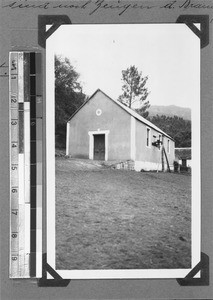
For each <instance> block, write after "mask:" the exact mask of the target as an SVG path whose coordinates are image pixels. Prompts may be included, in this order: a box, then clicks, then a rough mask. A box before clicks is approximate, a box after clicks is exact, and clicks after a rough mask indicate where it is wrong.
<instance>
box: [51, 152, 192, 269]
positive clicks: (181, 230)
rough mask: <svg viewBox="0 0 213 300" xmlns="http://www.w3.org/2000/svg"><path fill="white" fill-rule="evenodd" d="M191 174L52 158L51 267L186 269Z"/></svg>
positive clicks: (188, 249) (189, 257) (188, 248)
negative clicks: (53, 227)
mask: <svg viewBox="0 0 213 300" xmlns="http://www.w3.org/2000/svg"><path fill="white" fill-rule="evenodd" d="M190 261H191V177H190V176H186V175H181V174H174V173H172V174H170V173H149V172H145V173H137V172H134V171H124V170H112V169H109V168H107V167H104V166H101V164H99V163H98V162H94V163H93V162H90V161H88V160H73V159H64V158H56V267H57V269H68V270H69V269H81V270H84V269H150V268H158V269H159V268H162V269H163V268H190Z"/></svg>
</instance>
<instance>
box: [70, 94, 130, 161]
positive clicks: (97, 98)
mask: <svg viewBox="0 0 213 300" xmlns="http://www.w3.org/2000/svg"><path fill="white" fill-rule="evenodd" d="M98 109H99V112H100V110H101V114H100V115H99V116H98V115H97V114H96V111H97V110H98ZM130 118H131V117H130V115H129V114H128V113H127V112H125V111H124V110H123V109H121V108H120V107H119V106H118V105H117V104H116V103H113V101H112V100H110V99H108V98H107V97H106V96H105V95H104V94H102V93H101V92H98V93H97V94H95V95H94V97H93V98H92V99H90V100H89V101H88V103H86V104H85V105H84V106H83V107H82V108H81V109H80V110H79V111H78V112H77V113H76V115H74V116H73V118H72V119H71V120H70V122H69V147H68V154H69V155H71V156H72V157H77V158H89V147H90V144H89V143H90V137H89V132H97V133H98V131H100V133H101V132H102V131H109V134H108V160H128V159H130V155H131V149H130V146H131V145H130V137H131V128H130Z"/></svg>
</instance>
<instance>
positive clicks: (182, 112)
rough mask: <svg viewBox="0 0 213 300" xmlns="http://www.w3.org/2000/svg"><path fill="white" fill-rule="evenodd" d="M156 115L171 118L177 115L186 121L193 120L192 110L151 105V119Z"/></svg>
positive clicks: (172, 106)
mask: <svg viewBox="0 0 213 300" xmlns="http://www.w3.org/2000/svg"><path fill="white" fill-rule="evenodd" d="M156 115H159V116H160V115H165V116H169V117H173V116H175V115H176V116H178V117H180V118H183V119H185V120H191V109H190V108H186V107H180V106H176V105H168V106H163V105H151V106H150V108H149V117H153V116H156Z"/></svg>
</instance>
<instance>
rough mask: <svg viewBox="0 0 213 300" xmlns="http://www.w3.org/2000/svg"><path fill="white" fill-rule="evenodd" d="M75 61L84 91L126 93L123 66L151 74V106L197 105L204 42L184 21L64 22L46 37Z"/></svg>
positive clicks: (112, 94) (115, 95)
mask: <svg viewBox="0 0 213 300" xmlns="http://www.w3.org/2000/svg"><path fill="white" fill-rule="evenodd" d="M48 51H50V52H51V53H54V54H57V55H62V56H64V57H67V58H69V59H70V61H71V64H72V65H73V66H74V67H75V69H76V71H77V72H78V73H79V74H80V77H79V81H80V82H81V84H82V86H83V92H84V93H85V94H87V95H88V96H90V95H92V94H93V93H94V92H95V91H96V90H97V89H98V88H100V89H101V90H103V92H105V93H106V94H107V95H109V96H110V97H111V98H113V99H115V100H116V99H117V98H118V96H119V95H120V94H121V93H122V80H121V78H122V70H125V69H127V68H128V67H129V66H131V65H135V66H136V67H137V68H138V70H139V71H142V75H143V76H148V81H147V84H146V86H147V88H148V90H149V91H150V94H149V96H148V98H147V100H149V102H150V104H151V105H177V106H181V107H189V108H192V107H193V103H194V102H195V101H199V94H200V40H199V38H198V37H197V36H196V35H195V34H194V33H193V32H192V31H191V30H190V29H189V28H188V27H187V26H186V25H185V24H117V25H115V24H111V25H103V24H102V25H96V24H94V25H62V26H61V27H60V28H59V29H57V30H56V32H55V33H54V34H53V35H52V36H50V37H49V38H48V40H47V55H48V53H49V52H48Z"/></svg>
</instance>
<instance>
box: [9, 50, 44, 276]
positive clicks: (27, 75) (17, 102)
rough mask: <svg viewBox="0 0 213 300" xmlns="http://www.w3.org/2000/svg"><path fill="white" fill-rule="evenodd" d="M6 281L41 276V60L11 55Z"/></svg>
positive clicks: (33, 55)
mask: <svg viewBox="0 0 213 300" xmlns="http://www.w3.org/2000/svg"><path fill="white" fill-rule="evenodd" d="M9 103H10V270H9V274H10V278H30V277H41V276H42V274H41V272H42V270H41V269H42V265H41V261H42V248H41V247H42V97H41V60H40V56H39V55H38V54H36V53H33V52H11V53H10V58H9Z"/></svg>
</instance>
